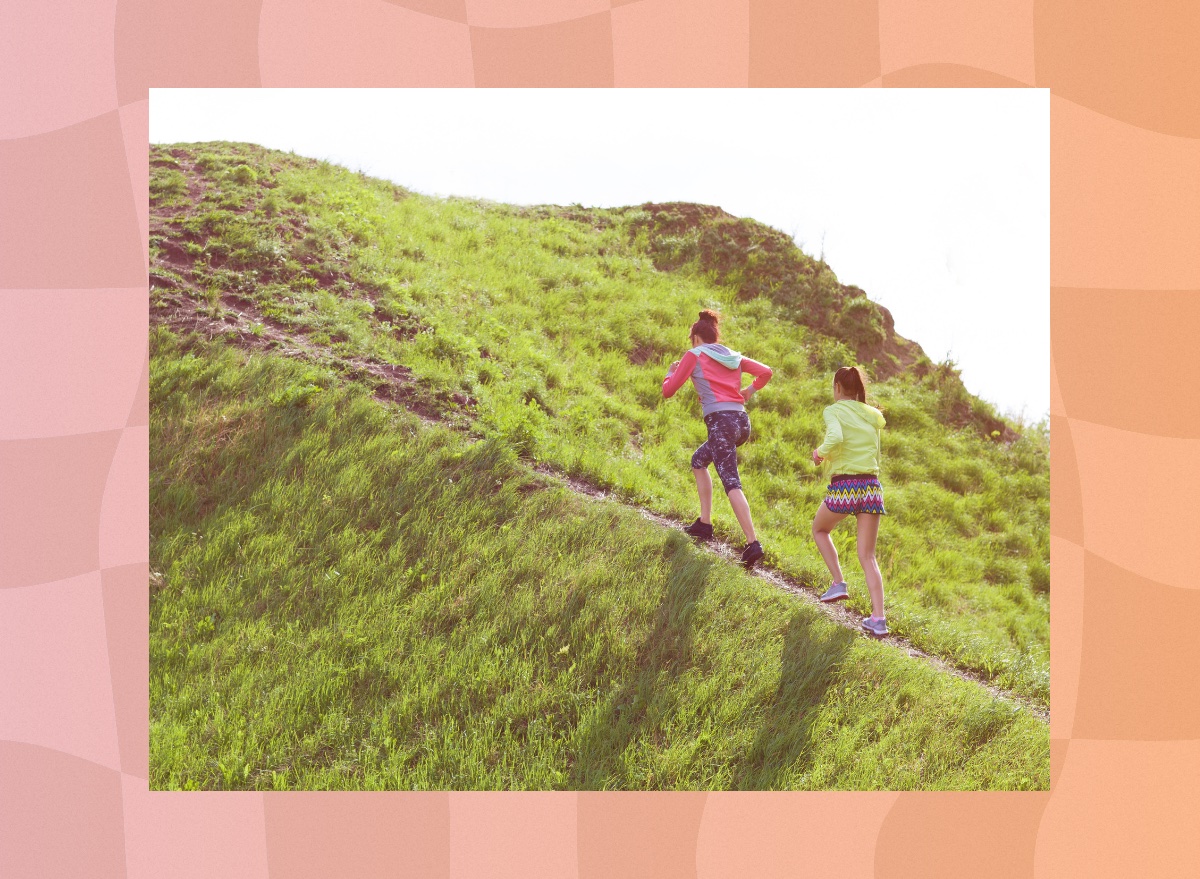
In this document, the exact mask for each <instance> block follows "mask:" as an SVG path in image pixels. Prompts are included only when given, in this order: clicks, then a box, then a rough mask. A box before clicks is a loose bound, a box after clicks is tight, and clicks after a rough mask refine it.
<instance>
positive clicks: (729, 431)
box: [662, 309, 771, 567]
mask: <svg viewBox="0 0 1200 879" xmlns="http://www.w3.org/2000/svg"><path fill="white" fill-rule="evenodd" d="M720 320H721V318H720V315H718V314H717V313H716V312H715V311H711V310H709V309H705V310H704V311H702V312H700V319H699V320H697V321H696V322H695V323H694V324H692V329H691V332H690V336H689V341H690V342H691V345H692V347H691V350H689V351H688V352H687V353H686V354H684V355H683V358H682V359H681V360H676V361H675V362H674V363H672V364H671V369H670V371H669V372H668V373H667V377H666V379H664V380H663V387H662V393H663V398H664V399H666V398H669V397H671V396H673V395H674V394H675V392H676V391H678V390H679V389H680V388H681V387H683V385H684V383H685V382H686V381H687V380H688V379H689V378H690V379H691V380H692V384H693V385H694V386H695V388H696V393H697V394H699V395H700V403H701V405H702V406H703V408H704V424H705V426H707V427H708V440H707V441H706V442H704V443H703V444H701V446H700V448H698V449H696V452H695V454H693V455H692V474H693V475H694V476H695V477H696V492H697V493H698V494H699V495H700V518H699V519H697V520H696V521H695V522H693V523H692V524H691V525H689V526H688V527H687V528H685V529H683V530H684V531H686V532H687V533H688V534H691V535H692V536H693V537H699V538H700V539H702V540H711V539H712V536H713V528H712V495H713V487H712V479H711V478H710V477H709V475H708V465H709V464H715V465H716V468H717V475H718V476H719V477H720V478H721V485H722V487H723V488H724V489H725V494H726V496H727V497H728V498H729V505H730V506H731V507H733V512H734V515H736V516H737V520H738V524H739V525H741V526H742V531H743V532H744V533H745V535H746V547H745V549H743V550H742V561H743V562H744V563H745V564H746V566H747V567H749V566H752V565H753V564H754V563H755V562H757V561H758V560H759V559H761V558H762V557H763V548H762V544H760V543H759V541H758V538H757V537H756V536H755V533H754V522H753V521H752V520H751V518H750V505H749V504H748V503H747V502H746V495H745V494H744V493H743V492H742V480H741V478H740V476H739V474H738V466H737V447H738V446H740V445H741V444H742V443H744V442H746V440H748V439H750V417H749V416H748V415H747V414H746V406H745V404H746V402H747V401H749V399H750V398H751V397H752V396H754V393H755V392H756V391H759V390H761V389H762V388H763V387H764V386H765V385H766V384H767V382H769V381H770V380H771V368H770V367H769V366H765V365H764V364H762V363H759V362H758V361H756V360H751V359H750V358H749V357H743V356H742V355H741V354H738V353H737V352H736V351H730V350H729V349H728V348H726V347H725V346H724V345H721V344H719V340H720V335H721V334H720V331H719V329H718V328H717V325H718V323H720ZM743 372H748V373H750V374H751V375H753V376H754V383H753V384H751V385H749V386H748V387H746V388H745V389H743V388H742V373H743Z"/></svg>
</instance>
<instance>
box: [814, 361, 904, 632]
mask: <svg viewBox="0 0 1200 879" xmlns="http://www.w3.org/2000/svg"><path fill="white" fill-rule="evenodd" d="M833 400H834V402H833V405H832V406H826V407H825V412H824V417H825V440H824V442H822V443H821V445H820V446H818V447H817V448H816V449H814V450H813V453H812V457H813V463H814V464H821V463H823V462H826V463H827V468H826V472H828V473H830V474H831V476H830V480H829V489H828V491H827V492H826V494H825V500H824V501H823V502H822V503H821V507H820V509H818V510H817V515H816V518H814V519H813V526H812V535H813V539H814V540H815V541H816V542H817V549H819V550H820V551H821V558H823V559H824V560H825V565H826V567H828V568H829V573H830V575H831V576H832V577H833V585H832V586H830V587H829V589H828V590H827V591H826V592H825V594H824V595H822V596H821V601H826V602H829V601H842V600H844V599H846V598H849V595H850V594H849V590H848V589H847V587H846V581H845V580H843V579H842V568H841V565H839V564H838V554H837V548H836V547H834V545H833V538H831V537H830V536H829V532H830V531H832V530H833V529H834V527H835V526H836V525H837V523H838V522H840V521H842V519H844V518H846V516H848V515H851V514H853V515H854V517H855V518H856V519H857V520H858V560H859V562H860V563H861V564H862V568H863V574H864V575H866V579H867V591H868V592H869V593H870V595H871V615H870V616H869V617H866V618H864V619H863V621H862V627H863V629H864V630H865V631H867V632H869V633H870V634H872V635H880V636H882V635H886V634H887V633H888V628H887V622H886V621H885V619H884V614H883V575H882V574H881V573H880V572H879V563H878V562H877V561H876V560H875V540H876V538H877V537H878V536H879V517H880V516H882V515H884V514H885V512H886V511H885V510H884V508H883V486H882V485H880V484H879V446H880V444H879V432H880V431H881V430H883V426H884V424H885V423H886V422H885V421H884V418H883V413H882V412H880V411H879V410H878V409H876V408H875V407H873V406H868V405H867V377H866V375H865V374H864V373H863V371H862V368H861V367H858V366H843V367H842V368H841V369H839V370H838V371H837V372H836V373H835V374H834V376H833Z"/></svg>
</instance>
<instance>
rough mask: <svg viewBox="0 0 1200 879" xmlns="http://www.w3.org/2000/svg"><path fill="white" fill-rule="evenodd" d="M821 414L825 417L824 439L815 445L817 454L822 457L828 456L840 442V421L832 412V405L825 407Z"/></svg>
mask: <svg viewBox="0 0 1200 879" xmlns="http://www.w3.org/2000/svg"><path fill="white" fill-rule="evenodd" d="M823 415H824V417H825V439H824V440H823V441H822V442H821V445H819V446H818V447H817V454H818V455H820V456H821V457H822V458H828V457H829V453H830V452H832V451H833V450H834V448H835V447H836V446H838V445H839V444H840V443H841V442H842V423H841V422H840V421H838V419H837V416H836V415H835V414H834V413H833V407H832V406H830V407H827V408H826V409H825V412H824V413H823Z"/></svg>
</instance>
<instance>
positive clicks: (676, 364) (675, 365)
mask: <svg viewBox="0 0 1200 879" xmlns="http://www.w3.org/2000/svg"><path fill="white" fill-rule="evenodd" d="M677 369H679V361H678V360H676V361H675V362H674V363H672V364H671V365H670V366H668V367H667V378H670V377H671V376H673V375H674V374H675V370H677Z"/></svg>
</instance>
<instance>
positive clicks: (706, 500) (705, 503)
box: [692, 467, 712, 525]
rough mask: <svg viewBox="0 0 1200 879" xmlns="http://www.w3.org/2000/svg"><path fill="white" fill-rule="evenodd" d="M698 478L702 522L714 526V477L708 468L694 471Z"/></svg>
mask: <svg viewBox="0 0 1200 879" xmlns="http://www.w3.org/2000/svg"><path fill="white" fill-rule="evenodd" d="M692 475H693V476H695V477H696V494H698V495H700V521H701V522H703V523H704V524H705V525H711V524H712V477H711V476H709V475H708V468H707V467H705V468H704V469H702V470H692Z"/></svg>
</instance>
